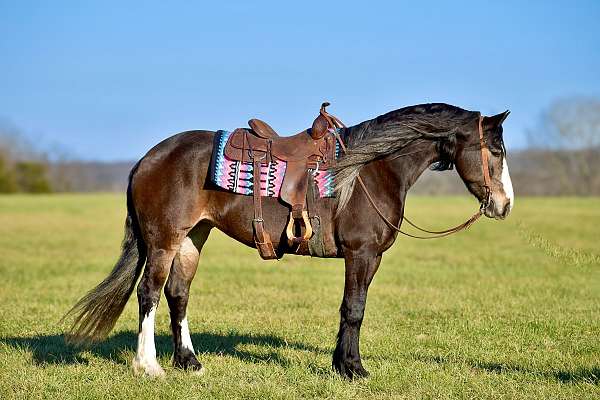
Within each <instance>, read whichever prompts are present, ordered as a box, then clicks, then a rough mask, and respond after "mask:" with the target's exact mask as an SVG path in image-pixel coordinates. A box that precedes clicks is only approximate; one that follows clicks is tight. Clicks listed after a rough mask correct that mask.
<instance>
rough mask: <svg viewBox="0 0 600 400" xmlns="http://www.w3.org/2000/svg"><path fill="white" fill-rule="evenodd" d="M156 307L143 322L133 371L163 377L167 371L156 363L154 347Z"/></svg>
mask: <svg viewBox="0 0 600 400" xmlns="http://www.w3.org/2000/svg"><path fill="white" fill-rule="evenodd" d="M155 315H156V306H155V307H152V309H150V312H149V313H148V315H146V316H145V317H144V320H143V321H142V330H141V331H140V333H139V334H138V347H137V354H136V356H135V358H134V359H133V370H134V372H135V373H136V374H140V373H143V374H146V375H149V376H162V375H164V374H165V371H163V369H162V368H161V367H160V365H159V364H158V361H156V347H155V345H154V316H155Z"/></svg>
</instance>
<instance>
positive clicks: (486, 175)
mask: <svg viewBox="0 0 600 400" xmlns="http://www.w3.org/2000/svg"><path fill="white" fill-rule="evenodd" d="M321 114H322V115H323V116H324V117H325V118H326V119H327V123H328V125H329V126H330V127H331V128H332V129H331V130H332V131H333V134H334V135H335V137H336V139H337V141H338V143H339V144H340V147H341V148H342V150H343V151H344V153H347V151H348V149H347V147H346V145H345V144H344V142H343V140H342V138H341V137H340V135H339V133H338V131H337V129H340V128H346V125H344V124H343V123H342V121H340V120H339V119H338V118H337V117H335V116H333V115H331V114H329V113H328V112H327V111H324V110H323V108H322V109H321ZM336 128H337V129H336ZM477 129H478V131H479V149H480V152H481V170H482V172H483V182H484V185H483V188H484V190H485V195H484V197H483V199H482V200H481V202H480V205H479V210H478V211H477V212H476V213H475V214H473V215H472V216H471V217H470V218H469V219H468V220H466V221H465V222H463V223H462V224H460V225H457V226H454V227H452V228H448V229H444V230H442V231H432V230H427V229H424V228H421V227H419V226H417V225H416V224H414V223H413V222H411V221H410V220H409V219H408V218H407V217H405V216H404V215H403V216H402V218H401V220H400V222H399V223H398V226H396V225H395V224H393V223H392V222H391V221H390V220H389V219H388V218H387V217H386V216H385V215H383V213H382V212H381V210H380V209H379V207H378V206H377V204H375V200H374V199H373V197H372V196H371V193H369V190H368V189H367V186H366V185H365V183H364V181H363V180H362V178H361V177H360V175H358V176H357V177H356V180H357V181H358V183H359V185H360V187H361V188H362V189H363V191H364V193H365V196H367V199H368V200H369V203H371V206H373V209H375V211H376V212H377V214H379V216H380V217H381V219H382V220H383V221H384V222H385V223H386V225H387V226H389V227H390V228H391V229H393V230H394V231H396V232H398V233H401V234H402V235H404V236H408V237H411V238H414V239H437V238H441V237H444V236H448V235H451V234H453V233H457V232H460V231H462V230H464V229H467V228H468V227H470V226H471V225H473V224H474V223H475V221H477V220H478V219H479V217H481V216H482V215H483V213H484V212H485V209H486V208H487V207H488V206H489V204H490V202H491V198H492V189H491V181H492V179H491V178H490V168H489V156H488V152H486V151H485V150H487V145H486V143H485V139H484V137H483V116H482V115H481V114H480V115H479V120H478V122H477ZM402 220H405V221H406V222H408V224H409V225H411V226H412V227H413V228H415V229H418V230H419V231H421V232H425V233H429V234H431V235H432V236H418V235H413V234H411V233H408V232H404V231H403V230H401V229H400V226H401V225H402Z"/></svg>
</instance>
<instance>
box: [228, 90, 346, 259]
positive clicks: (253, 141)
mask: <svg viewBox="0 0 600 400" xmlns="http://www.w3.org/2000/svg"><path fill="white" fill-rule="evenodd" d="M328 105H329V103H327V102H325V103H323V104H322V105H321V109H320V110H319V115H318V116H317V118H316V119H315V120H314V122H313V124H312V127H311V128H309V129H306V130H304V131H302V132H300V133H297V134H296V135H293V136H287V137H283V136H279V135H278V134H277V132H275V130H274V129H273V128H271V127H270V126H269V125H268V124H267V123H266V122H263V121H261V120H258V119H251V120H250V121H248V125H249V126H250V128H251V129H244V128H238V129H236V130H235V131H233V133H232V134H231V136H230V137H229V140H228V141H227V143H226V144H225V149H224V154H225V156H226V157H227V158H229V159H230V160H233V161H241V162H248V163H252V165H253V171H255V173H253V190H252V193H253V202H254V219H253V220H252V225H253V229H254V242H255V244H256V248H257V249H258V252H259V254H260V256H261V257H262V258H263V259H265V260H269V259H276V258H278V257H277V254H276V252H275V249H274V247H273V242H272V241H271V237H270V236H269V233H268V232H266V231H265V228H264V220H263V213H262V203H261V190H260V187H261V181H260V179H261V174H260V172H256V171H260V167H261V165H268V164H269V163H271V162H273V161H283V162H285V163H286V169H285V176H284V178H283V182H282V184H281V190H280V194H279V197H280V198H281V200H282V201H283V202H285V203H286V204H287V205H289V207H290V216H289V221H288V224H287V227H286V236H287V238H288V245H289V246H300V245H301V244H303V243H304V242H307V241H308V240H309V239H310V238H311V236H312V235H313V229H312V226H311V223H310V219H309V218H308V212H307V210H306V195H307V190H308V184H309V183H308V182H309V174H310V173H313V172H314V171H318V170H320V169H329V168H331V167H333V166H334V164H335V148H336V143H335V141H336V137H337V133H336V128H339V127H340V125H338V122H339V120H338V119H337V118H335V117H334V116H332V115H330V114H329V113H327V111H326V109H325V108H326V107H327V106H328ZM256 188H258V190H256ZM297 228H299V229H297ZM302 230H303V231H304V233H303V234H302ZM295 232H300V235H299V236H296V235H295Z"/></svg>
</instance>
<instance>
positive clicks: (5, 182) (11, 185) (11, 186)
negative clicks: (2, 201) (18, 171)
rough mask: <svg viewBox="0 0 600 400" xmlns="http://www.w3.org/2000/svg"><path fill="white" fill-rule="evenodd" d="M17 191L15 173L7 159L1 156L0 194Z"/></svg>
mask: <svg viewBox="0 0 600 400" xmlns="http://www.w3.org/2000/svg"><path fill="white" fill-rule="evenodd" d="M17 189H18V187H17V182H16V180H15V175H14V171H13V170H12V169H10V168H9V166H8V163H7V161H6V159H5V158H4V156H3V155H2V154H0V193H14V192H16V191H17Z"/></svg>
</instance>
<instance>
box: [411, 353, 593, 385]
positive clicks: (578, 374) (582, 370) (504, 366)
mask: <svg viewBox="0 0 600 400" xmlns="http://www.w3.org/2000/svg"><path fill="white" fill-rule="evenodd" d="M414 358H415V359H416V360H419V361H423V362H428V363H436V364H460V363H465V364H466V365H468V366H469V367H471V368H473V369H476V370H480V371H486V372H492V373H495V374H503V373H511V372H518V373H523V374H531V375H537V376H542V377H545V378H550V379H554V380H556V381H558V382H561V383H579V382H588V383H591V384H594V385H598V384H600V366H596V367H589V368H588V367H579V368H577V369H575V370H572V371H535V370H532V369H530V368H525V367H522V366H520V365H514V364H513V365H511V364H508V363H496V362H486V361H478V360H469V359H466V360H462V361H461V360H452V359H449V358H446V357H443V356H424V355H414Z"/></svg>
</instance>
